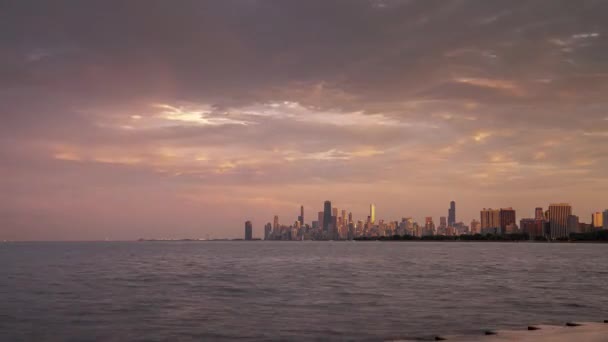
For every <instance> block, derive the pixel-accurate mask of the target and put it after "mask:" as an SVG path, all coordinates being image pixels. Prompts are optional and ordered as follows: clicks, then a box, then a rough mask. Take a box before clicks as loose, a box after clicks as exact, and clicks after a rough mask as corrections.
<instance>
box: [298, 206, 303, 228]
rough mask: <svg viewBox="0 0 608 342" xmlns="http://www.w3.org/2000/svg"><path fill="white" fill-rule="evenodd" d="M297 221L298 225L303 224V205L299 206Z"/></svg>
mask: <svg viewBox="0 0 608 342" xmlns="http://www.w3.org/2000/svg"><path fill="white" fill-rule="evenodd" d="M298 221H300V225H302V226H303V225H304V206H303V205H301V206H300V216H298Z"/></svg>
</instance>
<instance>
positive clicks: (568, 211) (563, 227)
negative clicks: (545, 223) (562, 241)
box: [548, 203, 572, 239]
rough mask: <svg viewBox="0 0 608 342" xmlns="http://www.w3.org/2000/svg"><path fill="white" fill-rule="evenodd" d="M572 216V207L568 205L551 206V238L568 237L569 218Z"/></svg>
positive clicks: (554, 204)
mask: <svg viewBox="0 0 608 342" xmlns="http://www.w3.org/2000/svg"><path fill="white" fill-rule="evenodd" d="M570 215H572V207H571V206H570V204H568V203H553V204H550V205H549V215H548V216H549V217H548V220H549V227H550V230H551V238H552V239H557V238H561V237H568V234H569V232H568V217H569V216H570Z"/></svg>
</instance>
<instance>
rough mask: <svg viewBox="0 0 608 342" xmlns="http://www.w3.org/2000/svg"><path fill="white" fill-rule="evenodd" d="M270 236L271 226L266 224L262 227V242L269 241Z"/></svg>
mask: <svg viewBox="0 0 608 342" xmlns="http://www.w3.org/2000/svg"><path fill="white" fill-rule="evenodd" d="M271 234H272V224H271V223H270V222H268V223H266V225H265V226H264V240H270V235H271Z"/></svg>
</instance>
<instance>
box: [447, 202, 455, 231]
mask: <svg viewBox="0 0 608 342" xmlns="http://www.w3.org/2000/svg"><path fill="white" fill-rule="evenodd" d="M455 224H456V202H454V201H452V202H450V209H449V210H448V226H450V227H454V225H455Z"/></svg>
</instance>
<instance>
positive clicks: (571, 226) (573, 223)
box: [568, 215, 582, 233]
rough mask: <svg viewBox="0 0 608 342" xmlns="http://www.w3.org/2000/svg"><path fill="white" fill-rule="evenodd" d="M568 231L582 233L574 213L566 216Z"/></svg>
mask: <svg viewBox="0 0 608 342" xmlns="http://www.w3.org/2000/svg"><path fill="white" fill-rule="evenodd" d="M568 233H582V232H581V229H580V224H579V220H578V216H576V215H570V216H568Z"/></svg>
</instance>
